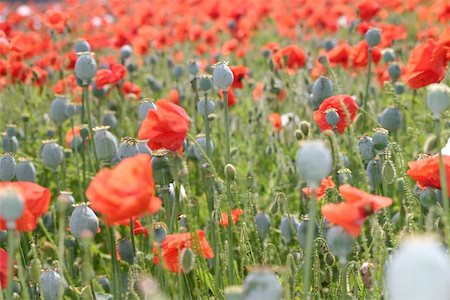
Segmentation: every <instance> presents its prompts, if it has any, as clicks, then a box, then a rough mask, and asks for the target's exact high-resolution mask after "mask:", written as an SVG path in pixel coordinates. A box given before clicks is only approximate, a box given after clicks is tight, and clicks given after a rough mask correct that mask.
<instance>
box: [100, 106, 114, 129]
mask: <svg viewBox="0 0 450 300" xmlns="http://www.w3.org/2000/svg"><path fill="white" fill-rule="evenodd" d="M117 123H118V121H117V118H116V112H115V111H112V110H108V111H105V112H104V113H103V116H102V126H108V127H109V128H112V129H114V128H116V126H117Z"/></svg>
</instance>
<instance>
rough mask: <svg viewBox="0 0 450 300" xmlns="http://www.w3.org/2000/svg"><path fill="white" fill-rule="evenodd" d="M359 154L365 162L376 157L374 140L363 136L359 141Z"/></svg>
mask: <svg viewBox="0 0 450 300" xmlns="http://www.w3.org/2000/svg"><path fill="white" fill-rule="evenodd" d="M358 149H359V154H360V155H361V158H362V159H363V161H365V162H368V161H369V160H371V159H373V158H374V157H375V148H374V147H373V142H372V138H371V137H370V136H363V137H361V138H359V140H358Z"/></svg>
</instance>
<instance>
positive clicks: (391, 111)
mask: <svg viewBox="0 0 450 300" xmlns="http://www.w3.org/2000/svg"><path fill="white" fill-rule="evenodd" d="M379 121H380V124H381V126H383V128H385V129H387V130H389V132H394V131H397V130H398V129H400V127H401V126H402V124H403V117H402V114H401V113H400V110H399V109H398V108H396V107H388V108H386V109H385V110H383V112H382V113H381V116H380V118H379Z"/></svg>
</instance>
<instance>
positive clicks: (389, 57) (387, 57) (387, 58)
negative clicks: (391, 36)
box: [381, 48, 395, 63]
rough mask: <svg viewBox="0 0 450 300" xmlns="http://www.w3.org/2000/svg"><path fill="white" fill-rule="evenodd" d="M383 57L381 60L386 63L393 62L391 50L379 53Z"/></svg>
mask: <svg viewBox="0 0 450 300" xmlns="http://www.w3.org/2000/svg"><path fill="white" fill-rule="evenodd" d="M381 54H382V55H383V60H384V61H385V62H387V63H390V62H393V61H394V60H395V52H394V49H392V48H385V49H383V50H382V51H381Z"/></svg>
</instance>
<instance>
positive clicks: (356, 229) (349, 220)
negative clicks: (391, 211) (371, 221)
mask: <svg viewBox="0 0 450 300" xmlns="http://www.w3.org/2000/svg"><path fill="white" fill-rule="evenodd" d="M339 193H341V195H342V197H343V198H344V202H341V203H338V204H335V203H333V204H325V205H324V206H322V215H323V216H324V217H325V219H327V220H328V221H329V222H331V223H333V224H335V225H339V226H341V227H342V228H344V229H345V230H346V231H347V232H348V233H349V234H351V235H352V236H355V237H356V236H358V235H359V234H360V233H361V228H362V226H363V224H364V221H365V220H366V219H367V217H368V216H370V215H371V214H373V213H374V212H377V211H378V210H380V209H382V208H384V207H388V206H390V205H391V204H392V199H391V198H387V197H382V196H376V195H371V194H369V193H366V192H364V191H362V190H360V189H357V188H355V187H352V186H350V185H348V184H345V185H341V186H340V187H339Z"/></svg>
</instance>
